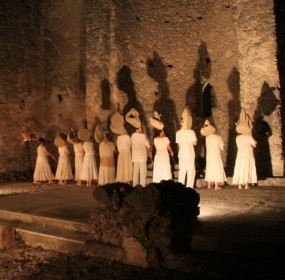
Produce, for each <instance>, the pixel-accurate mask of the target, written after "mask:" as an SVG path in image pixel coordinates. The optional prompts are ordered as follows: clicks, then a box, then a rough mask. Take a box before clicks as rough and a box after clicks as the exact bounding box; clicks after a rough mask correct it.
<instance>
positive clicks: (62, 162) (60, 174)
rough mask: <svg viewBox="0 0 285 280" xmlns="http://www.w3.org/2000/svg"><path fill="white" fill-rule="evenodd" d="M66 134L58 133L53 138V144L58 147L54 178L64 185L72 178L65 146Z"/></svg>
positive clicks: (67, 151) (67, 150)
mask: <svg viewBox="0 0 285 280" xmlns="http://www.w3.org/2000/svg"><path fill="white" fill-rule="evenodd" d="M65 140H66V135H63V134H58V135H57V136H56V138H55V140H54V144H55V145H56V146H57V148H58V153H59V158H58V164H57V168H56V173H55V179H56V180H59V182H58V183H59V184H61V185H65V184H66V183H67V180H72V179H73V175H72V169H71V163H70V157H69V154H70V152H69V149H68V147H67V146H66V141H65Z"/></svg>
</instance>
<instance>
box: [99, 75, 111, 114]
mask: <svg viewBox="0 0 285 280" xmlns="http://www.w3.org/2000/svg"><path fill="white" fill-rule="evenodd" d="M100 86H101V93H102V109H103V110H110V109H111V90H110V82H109V80H108V79H103V80H102V81H101V83H100Z"/></svg>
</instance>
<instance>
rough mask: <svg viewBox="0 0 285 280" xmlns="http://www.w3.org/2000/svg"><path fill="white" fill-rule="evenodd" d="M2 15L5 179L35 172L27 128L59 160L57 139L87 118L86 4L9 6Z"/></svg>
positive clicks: (0, 113) (1, 165)
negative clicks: (44, 140)
mask: <svg viewBox="0 0 285 280" xmlns="http://www.w3.org/2000/svg"><path fill="white" fill-rule="evenodd" d="M0 9H1V10H0V12H1V19H0V23H1V24H0V39H1V40H0V55H1V59H0V65H1V67H0V69H1V70H0V71H1V75H0V106H1V110H0V120H1V122H0V129H1V132H2V133H1V138H0V174H8V173H11V172H16V173H17V172H22V171H26V170H33V168H34V163H35V156H36V146H37V145H36V144H35V143H32V142H31V143H23V141H22V140H23V139H21V129H22V126H26V127H29V128H30V130H32V132H33V133H34V134H35V135H36V136H37V137H46V138H47V139H48V148H49V149H50V150H52V151H53V152H54V153H55V154H57V151H56V149H55V147H54V145H53V144H52V142H53V139H54V137H55V134H56V133H57V132H64V133H67V132H68V130H69V129H70V127H75V128H78V127H79V125H80V122H81V121H82V119H83V118H85V84H86V82H85V41H86V37H85V25H86V20H85V6H84V1H81V0H78V1H71V0H70V1H69V0H65V1H53V0H52V1H49V0H46V1H37V0H27V1H6V0H4V1H1V3H0ZM54 167H55V166H54ZM3 176H4V175H3ZM9 176H10V175H9ZM9 176H8V177H9ZM8 177H7V178H6V176H5V178H4V177H3V178H4V179H5V180H6V179H8ZM4 179H3V180H4ZM13 179H15V178H13Z"/></svg>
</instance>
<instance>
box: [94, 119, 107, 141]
mask: <svg viewBox="0 0 285 280" xmlns="http://www.w3.org/2000/svg"><path fill="white" fill-rule="evenodd" d="M94 138H95V141H96V142H97V143H101V142H102V141H103V140H104V139H105V132H104V130H103V128H102V126H101V125H99V124H97V125H96V128H95V132H94Z"/></svg>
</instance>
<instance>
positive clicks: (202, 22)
mask: <svg viewBox="0 0 285 280" xmlns="http://www.w3.org/2000/svg"><path fill="white" fill-rule="evenodd" d="M88 2H89V8H88V11H89V12H88V18H87V100H88V102H87V103H88V104H89V106H88V108H87V115H88V120H89V121H90V122H94V119H95V118H96V116H97V117H99V118H100V119H101V121H103V122H104V121H106V116H107V115H108V114H109V112H110V110H115V109H116V108H117V107H118V105H119V107H120V109H121V111H123V112H126V111H127V109H130V108H131V107H132V106H133V105H135V106H137V107H138V108H140V107H142V110H143V112H142V113H143V114H144V115H145V116H146V120H145V122H144V124H145V125H146V131H147V132H148V133H149V132H150V131H151V129H150V128H149V123H148V118H149V117H150V115H151V114H152V113H153V110H154V109H156V110H159V111H160V113H162V119H163V121H164V122H165V124H166V127H165V130H166V134H167V136H168V137H169V138H170V139H171V142H172V145H173V146H174V147H175V146H176V145H175V139H174V138H175V132H176V130H177V129H178V127H179V123H180V115H181V112H182V109H183V107H184V106H185V105H186V104H187V105H189V106H190V107H191V106H192V105H193V104H192V103H193V101H192V100H193V98H196V97H195V95H197V94H200V92H197V91H196V87H197V84H200V81H199V78H200V75H201V74H203V75H206V76H207V77H208V78H209V80H210V83H211V84H212V86H213V88H214V91H215V95H216V99H217V107H216V109H215V110H214V119H215V122H216V123H217V126H218V129H219V132H220V133H221V134H222V136H223V138H224V140H225V142H226V143H227V139H228V127H229V121H228V119H229V111H228V104H229V103H230V102H231V100H232V99H233V97H232V95H233V93H232V91H233V90H235V89H236V88H238V82H239V81H238V78H237V77H236V76H237V75H238V74H237V73H238V71H237V70H236V69H237V42H236V34H235V28H234V25H233V22H232V9H233V6H232V5H231V3H230V1H206V0H205V1H201V0H199V1H182V0H181V1H172V0H166V1H151V0H149V1H106V0H101V1H96V3H94V1H88ZM99 11H100V12H99ZM105 79H107V80H108V81H109V84H110V90H111V97H110V100H111V106H110V108H109V109H105V110H104V109H102V104H103V98H102V91H101V89H100V87H99V85H100V83H101V81H102V80H105ZM192 107H193V106H192ZM191 109H192V108H191ZM237 109H239V108H237ZM194 115H195V112H194ZM235 121H237V119H236V120H235ZM194 126H195V129H196V132H197V134H198V136H199V129H200V126H201V120H197V121H196V122H195V124H194ZM198 153H203V151H202V150H198ZM224 157H225V155H224ZM233 157H234V156H233Z"/></svg>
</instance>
